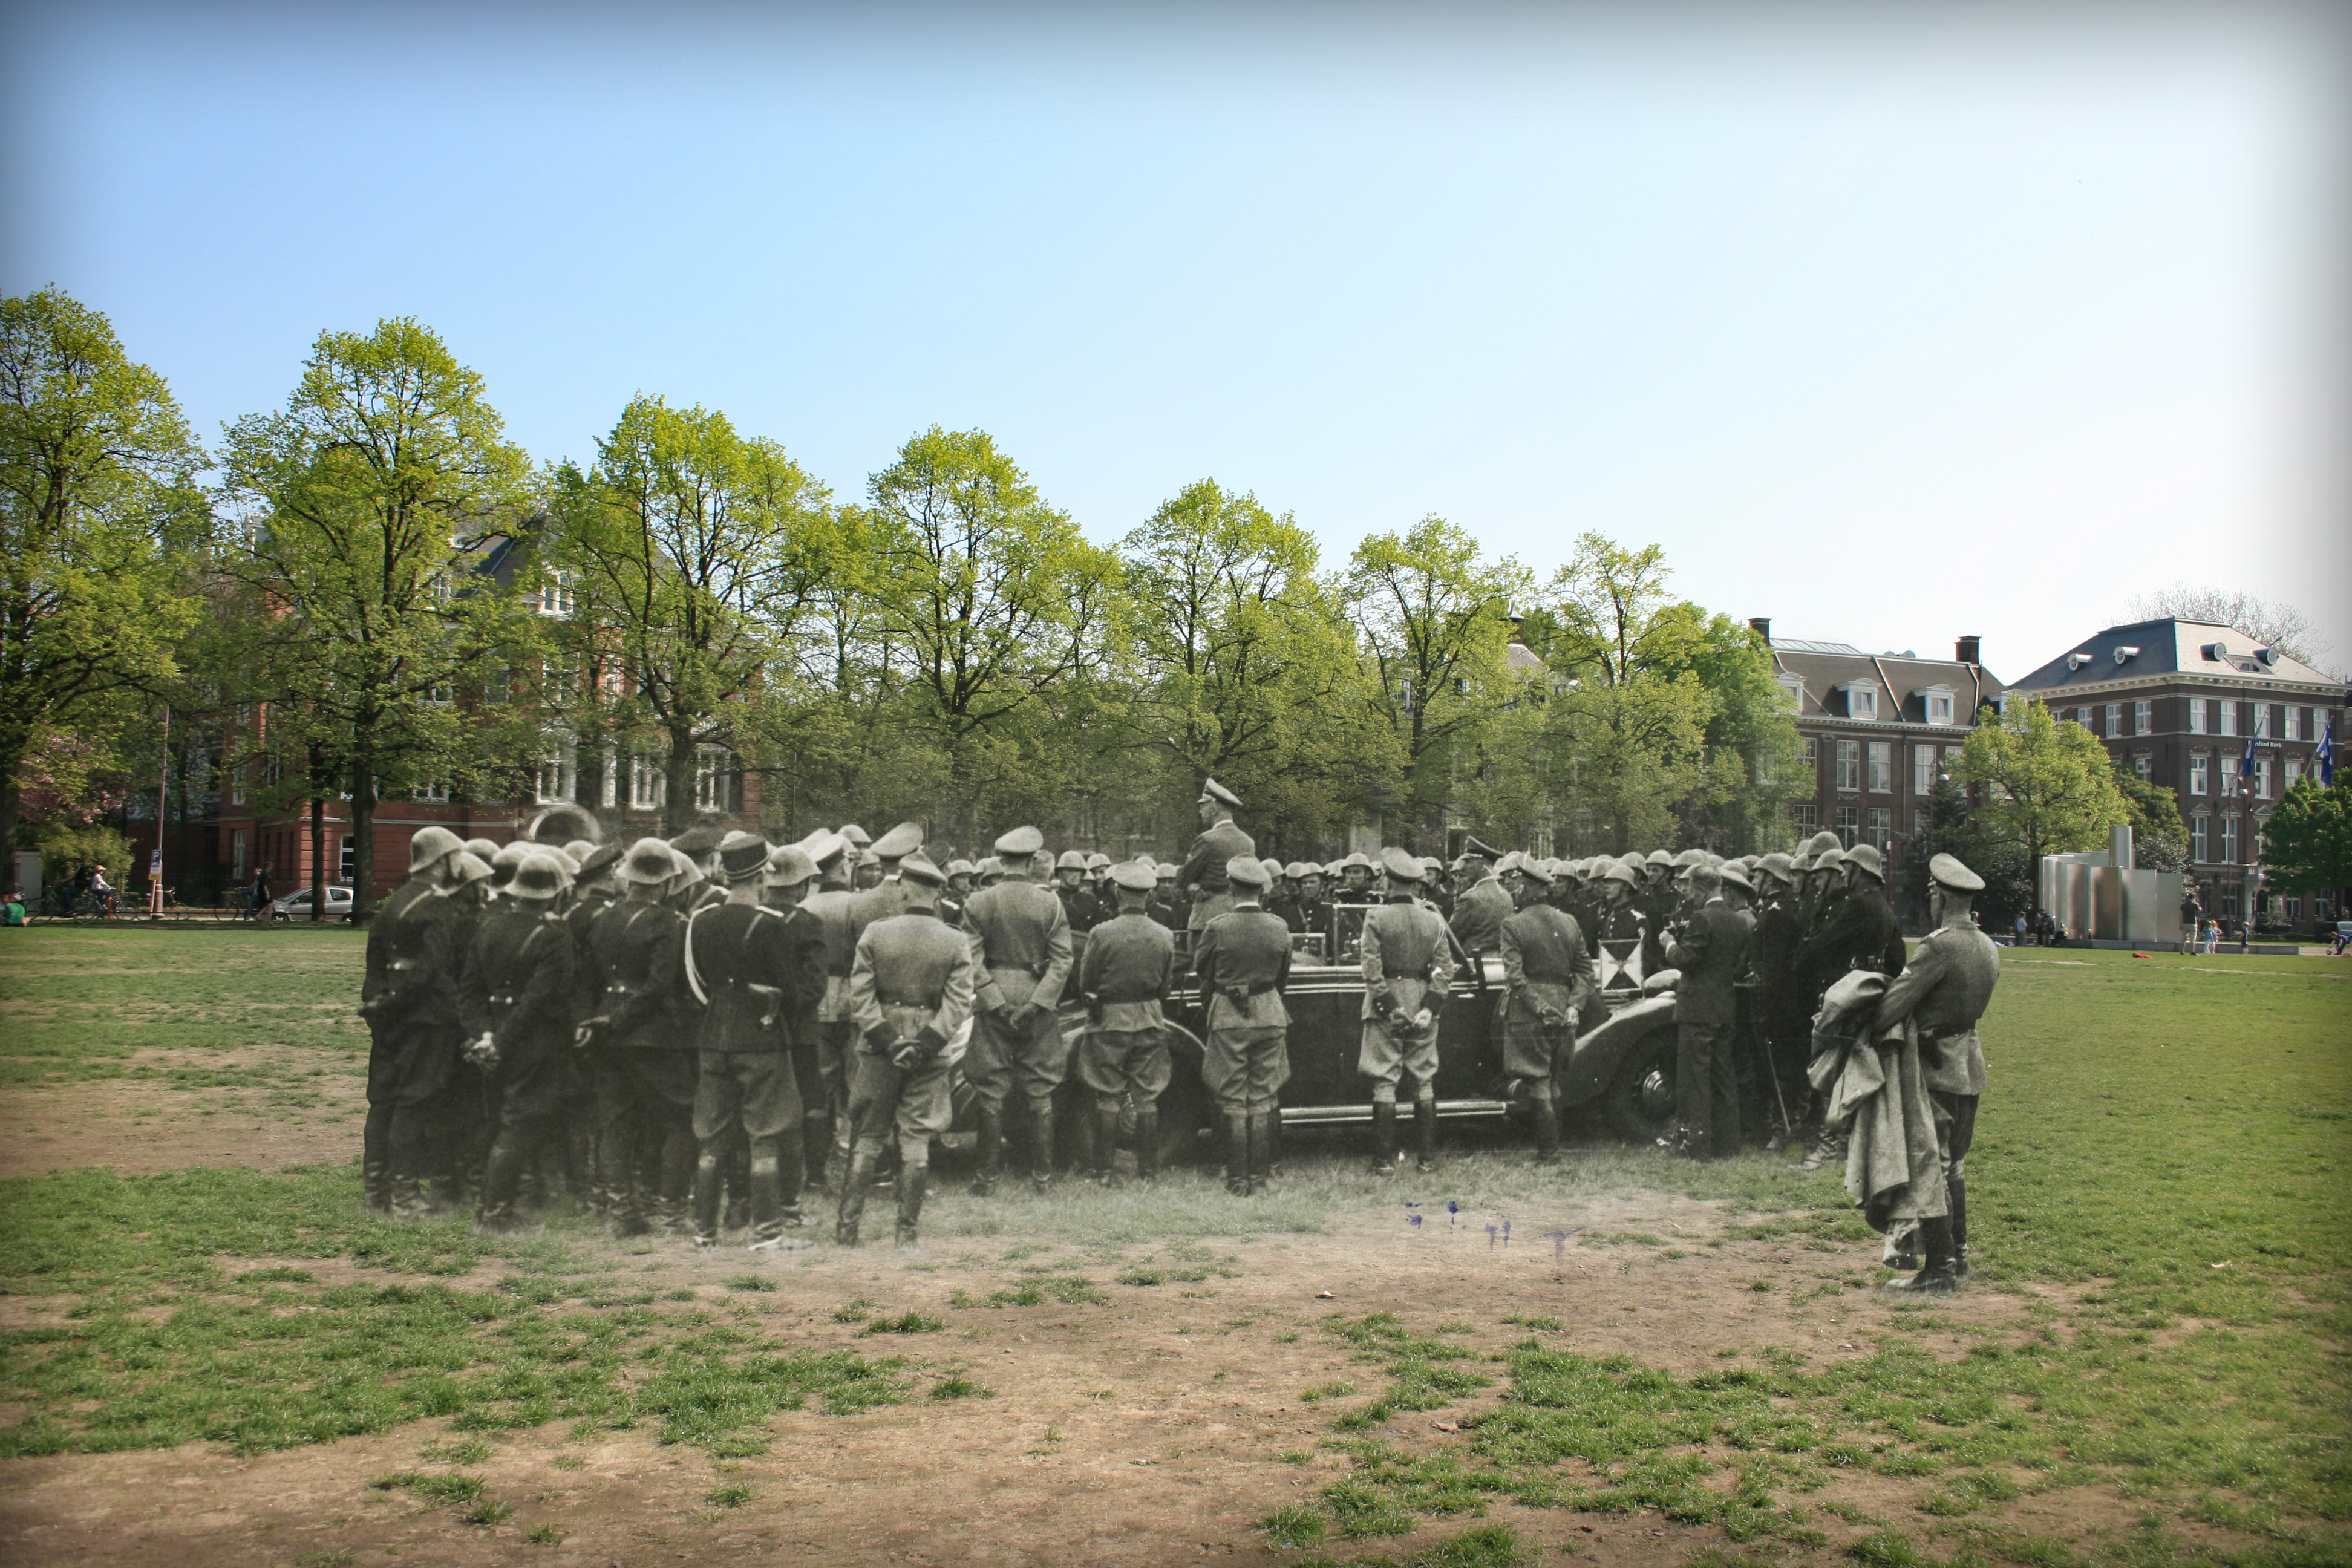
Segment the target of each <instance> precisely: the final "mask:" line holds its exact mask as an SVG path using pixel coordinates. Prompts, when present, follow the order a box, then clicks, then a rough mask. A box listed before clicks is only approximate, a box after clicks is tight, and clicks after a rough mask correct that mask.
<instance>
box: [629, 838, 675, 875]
mask: <svg viewBox="0 0 2352 1568" xmlns="http://www.w3.org/2000/svg"><path fill="white" fill-rule="evenodd" d="M675 876H677V858H676V856H675V855H674V854H673V853H672V852H671V849H670V847H669V846H668V845H667V844H665V843H663V842H662V841H661V840H660V839H658V838H640V839H638V840H637V841H636V842H635V844H632V845H631V846H629V856H628V859H627V861H626V862H625V863H624V864H623V866H622V867H621V880H623V881H624V882H667V881H668V880H669V879H671V878H672V877H675Z"/></svg>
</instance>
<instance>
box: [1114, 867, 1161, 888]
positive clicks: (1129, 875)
mask: <svg viewBox="0 0 2352 1568" xmlns="http://www.w3.org/2000/svg"><path fill="white" fill-rule="evenodd" d="M1110 879H1111V883H1112V885H1113V886H1115V887H1119V888H1124V889H1126V890H1127V891H1129V892H1130V893H1148V892H1150V891H1151V889H1154V888H1156V887H1158V886H1159V885H1160V879H1159V877H1158V876H1156V875H1155V874H1154V873H1153V870H1152V866H1151V862H1150V861H1149V860H1122V861H1120V862H1119V863H1118V865H1116V866H1113V867H1112V868H1110Z"/></svg>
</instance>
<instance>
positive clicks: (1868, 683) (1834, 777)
mask: <svg viewBox="0 0 2352 1568" xmlns="http://www.w3.org/2000/svg"><path fill="white" fill-rule="evenodd" d="M1748 625H1749V626H1753V627H1755V628H1756V631H1757V633H1758V634H1759V636H1761V637H1763V638H1764V640H1765V641H1766V642H1767V643H1768V644H1769V645H1770V646H1771V649H1772V670H1773V677H1774V679H1777V680H1778V681H1779V682H1780V689H1781V690H1782V691H1783V692H1785V693H1786V694H1787V696H1788V699H1789V700H1790V704H1791V705H1792V707H1793V709H1794V711H1795V718H1796V723H1797V733H1798V735H1799V737H1800V738H1801V740H1802V742H1803V744H1804V748H1805V763H1806V765H1807V766H1808V767H1810V768H1811V770H1812V773H1813V788H1812V790H1811V794H1810V795H1805V794H1801V793H1800V794H1797V795H1793V796H1792V798H1791V799H1790V802H1789V816H1790V822H1791V823H1792V824H1793V825H1794V826H1795V827H1796V829H1797V833H1798V835H1799V837H1810V836H1811V835H1812V834H1814V833H1817V832H1819V831H1821V830H1822V828H1828V829H1830V830H1831V831H1832V832H1833V833H1835V834H1836V835H1837V836H1838V841H1839V842H1840V843H1842V844H1843V845H1845V846H1847V847H1853V845H1856V844H1863V843H1867V844H1873V845H1875V846H1876V847H1878V851H1879V853H1880V854H1882V855H1884V856H1885V857H1886V868H1887V875H1886V885H1887V889H1888V891H1889V893H1890V895H1891V896H1892V897H1893V899H1894V900H1895V912H1896V914H1897V915H1898V916H1900V917H1902V918H1903V919H1905V920H1906V921H1917V920H1920V919H1924V918H1925V916H1926V911H1925V910H1913V909H1910V908H1908V907H1907V903H1906V900H1907V899H1908V894H1907V892H1906V889H1905V878H1904V877H1903V875H1902V870H1903V868H1902V860H1903V857H1904V855H1905V854H1906V850H1907V839H1908V837H1909V836H1910V834H1911V833H1912V832H1913V830H1915V829H1916V828H1917V827H1919V826H1924V824H1925V821H1926V817H1927V807H1928V805H1929V803H1930V801H1931V800H1932V799H1933V797H1934V795H1935V792H1936V784H1937V780H1938V779H1939V778H1941V777H1942V776H1943V774H1944V773H1945V771H1946V770H1947V769H1948V768H1949V767H1950V766H1951V764H1952V763H1954V762H1955V761H1956V760H1957V759H1958V754H1959V750H1960V747H1961V746H1962V745H1963V744H1965V743H1966V742H1967V740H1968V735H1969V730H1970V729H1972V728H1974V726H1975V723H1976V715H1977V710H1979V709H1980V708H1982V707H1983V706H1984V705H1985V704H1986V703H1988V702H1998V701H1999V700H2000V696H2001V694H2002V692H2003V691H2004V690H2005V689H2006V688H2004V687H2003V686H2002V685H2001V683H2000V681H1999V680H1998V679H1994V677H1993V676H1992V675H1991V673H1990V672H1989V671H1988V670H1987V669H1986V668H1984V666H1983V665H1982V664H1981V663H1980V662H1979V659H1978V639H1977V638H1975V637H1961V638H1959V639H1958V641H1957V642H1956V643H1955V644H1954V646H1953V650H1952V657H1951V658H1948V659H1946V658H1920V657H1919V655H1918V654H1917V653H1916V652H1914V651H1909V650H1906V651H1905V652H1902V653H1894V652H1887V653H1877V654H1873V653H1864V651H1863V650H1862V649H1860V648H1858V647H1854V646H1853V644H1851V643H1842V642H1811V641H1803V640H1799V639H1794V638H1775V637H1773V636H1772V623H1771V622H1770V621H1769V620H1766V619H1761V618H1758V619H1753V620H1750V621H1749V622H1748Z"/></svg>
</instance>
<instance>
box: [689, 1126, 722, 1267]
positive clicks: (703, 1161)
mask: <svg viewBox="0 0 2352 1568" xmlns="http://www.w3.org/2000/svg"><path fill="white" fill-rule="evenodd" d="M726 1179H727V1174H726V1165H725V1163H724V1161H723V1159H722V1157H721V1154H720V1151H719V1141H718V1140H716V1139H713V1140H712V1141H711V1142H709V1143H707V1144H705V1145H704V1146H703V1149H702V1152H700V1153H699V1154H698V1155H697V1156H696V1158H695V1162H694V1205H693V1207H694V1245H695V1246H696V1247H698V1248H699V1249H701V1250H703V1251H706V1252H707V1251H709V1249H710V1248H712V1247H716V1246H718V1245H719V1188H720V1186H721V1185H722V1184H724V1183H725V1182H726Z"/></svg>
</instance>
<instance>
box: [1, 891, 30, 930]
mask: <svg viewBox="0 0 2352 1568" xmlns="http://www.w3.org/2000/svg"><path fill="white" fill-rule="evenodd" d="M24 923H25V895H24V894H22V893H20V892H18V891H17V890H16V889H14V888H11V889H8V902H7V904H6V906H5V913H0V925H12V926H20V925H23V924H24Z"/></svg>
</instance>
